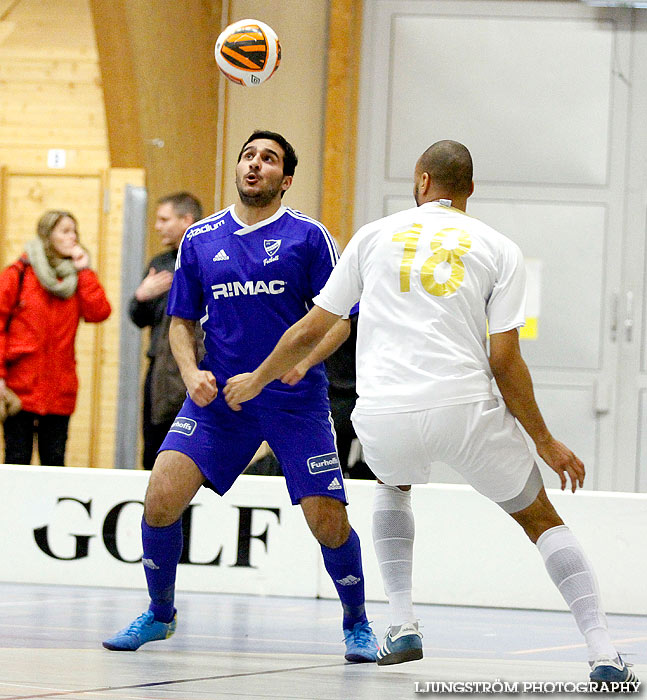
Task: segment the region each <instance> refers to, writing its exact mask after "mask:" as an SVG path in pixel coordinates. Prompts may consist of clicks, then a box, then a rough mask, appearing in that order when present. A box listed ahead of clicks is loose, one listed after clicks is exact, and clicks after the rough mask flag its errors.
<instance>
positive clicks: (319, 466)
mask: <svg viewBox="0 0 647 700" xmlns="http://www.w3.org/2000/svg"><path fill="white" fill-rule="evenodd" d="M335 469H339V457H337V453H336V452H329V453H328V454H326V455H317V456H316V457H310V458H309V459H308V471H309V472H310V473H311V474H320V473H321V472H332V471H335Z"/></svg>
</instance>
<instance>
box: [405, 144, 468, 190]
mask: <svg viewBox="0 0 647 700" xmlns="http://www.w3.org/2000/svg"><path fill="white" fill-rule="evenodd" d="M418 169H419V170H420V171H422V172H425V173H428V174H429V177H430V178H431V180H432V182H434V183H436V184H437V185H441V186H443V187H445V188H446V189H447V192H448V193H454V194H461V195H464V194H469V192H470V189H471V185H472V178H473V172H474V168H473V165H472V156H471V155H470V152H469V150H468V149H467V147H466V146H463V144H462V143H458V141H437V142H436V143H434V144H433V145H432V146H429V148H428V149H427V150H426V151H425V152H424V153H423V154H422V155H421V156H420V159H419V160H418Z"/></svg>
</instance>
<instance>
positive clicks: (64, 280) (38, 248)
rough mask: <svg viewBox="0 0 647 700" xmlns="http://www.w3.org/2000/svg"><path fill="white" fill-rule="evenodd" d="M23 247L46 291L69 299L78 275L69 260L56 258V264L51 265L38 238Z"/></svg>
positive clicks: (74, 290) (74, 288)
mask: <svg viewBox="0 0 647 700" xmlns="http://www.w3.org/2000/svg"><path fill="white" fill-rule="evenodd" d="M25 249H26V251H27V257H28V258H29V262H30V263H31V266H32V267H33V268H34V272H35V273H36V277H38V281H39V282H40V283H41V284H42V285H43V287H45V289H46V290H47V291H48V292H51V293H52V294H54V295H56V296H57V297H60V298H61V299H69V298H70V297H71V296H72V295H73V294H74V292H76V285H77V283H78V275H77V272H76V268H75V267H74V264H73V263H72V261H71V260H67V259H66V258H56V264H55V266H54V267H52V265H50V263H49V260H48V259H47V254H46V253H45V246H44V245H43V241H42V240H41V239H40V238H33V239H32V240H30V241H27V245H26V246H25Z"/></svg>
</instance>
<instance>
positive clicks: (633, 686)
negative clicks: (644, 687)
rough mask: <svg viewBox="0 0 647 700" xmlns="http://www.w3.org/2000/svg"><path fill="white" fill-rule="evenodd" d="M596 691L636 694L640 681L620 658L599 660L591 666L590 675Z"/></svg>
mask: <svg viewBox="0 0 647 700" xmlns="http://www.w3.org/2000/svg"><path fill="white" fill-rule="evenodd" d="M589 678H590V680H591V684H592V685H593V687H594V688H595V689H596V690H608V691H611V692H621V693H622V692H636V691H637V689H638V687H639V686H640V681H639V680H638V678H637V677H636V674H635V673H634V672H633V671H632V670H631V669H630V668H629V667H628V666H627V664H625V662H624V661H623V660H622V659H621V658H620V657H619V656H618V657H617V658H615V659H598V660H597V661H594V662H593V663H592V664H591V673H590V674H589Z"/></svg>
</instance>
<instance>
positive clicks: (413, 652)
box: [377, 649, 422, 666]
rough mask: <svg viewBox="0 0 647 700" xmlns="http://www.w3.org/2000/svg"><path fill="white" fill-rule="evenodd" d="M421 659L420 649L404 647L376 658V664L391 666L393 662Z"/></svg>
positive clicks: (401, 662)
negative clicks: (402, 649)
mask: <svg viewBox="0 0 647 700" xmlns="http://www.w3.org/2000/svg"><path fill="white" fill-rule="evenodd" d="M420 659H422V649H405V650H404V651H396V652H393V653H391V654H387V655H386V656H383V657H382V658H381V659H380V658H378V660H377V665H378V666H392V665H393V664H403V663H406V662H407V661H419V660H420Z"/></svg>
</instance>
